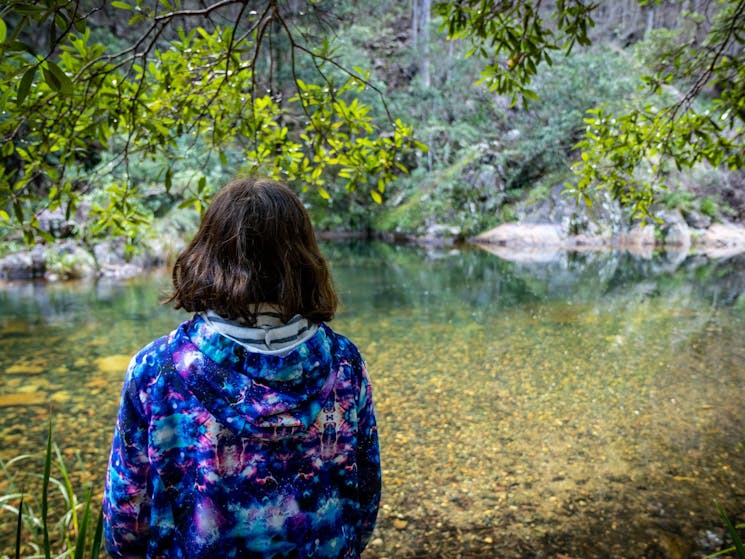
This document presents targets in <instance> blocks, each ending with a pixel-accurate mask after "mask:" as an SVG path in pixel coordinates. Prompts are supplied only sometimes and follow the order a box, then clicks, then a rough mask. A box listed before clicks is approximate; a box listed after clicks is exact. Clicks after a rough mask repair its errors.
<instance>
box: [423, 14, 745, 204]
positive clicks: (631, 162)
mask: <svg viewBox="0 0 745 559" xmlns="http://www.w3.org/2000/svg"><path fill="white" fill-rule="evenodd" d="M648 2H649V0H639V3H640V4H647V3H648ZM657 3H659V1H658V2H657ZM539 5H540V2H532V1H530V0H521V1H518V2H491V1H488V0H464V1H461V2H439V3H438V4H437V5H436V8H435V9H436V11H437V13H439V14H441V15H442V16H443V17H444V18H445V20H444V23H443V29H445V30H447V32H448V34H449V36H450V37H452V38H468V39H469V40H470V41H471V43H472V45H473V46H472V49H471V51H470V53H471V54H478V55H480V56H481V57H482V58H484V59H486V62H485V67H484V70H483V72H482V81H483V82H484V83H486V84H487V85H489V87H490V88H492V89H493V90H495V91H497V92H500V93H505V94H511V95H512V99H513V103H516V102H517V101H518V99H522V100H523V101H524V102H528V101H531V100H535V99H536V98H537V95H536V93H535V91H534V90H533V89H531V88H530V87H529V86H530V84H531V81H532V80H533V78H534V77H535V76H536V75H537V73H538V70H539V66H540V65H541V63H544V64H546V65H548V66H550V65H551V64H552V63H553V59H552V57H551V53H555V52H562V51H563V52H564V53H569V52H571V51H572V49H573V48H574V47H575V46H576V45H582V46H586V45H589V44H590V43H591V39H590V36H589V29H591V28H592V27H593V26H594V24H595V20H594V14H595V11H596V10H597V8H598V7H599V4H598V3H595V4H592V3H585V2H583V1H581V0H558V1H557V2H556V3H555V4H554V5H553V9H552V10H551V13H550V17H552V18H553V19H554V22H555V23H554V25H555V26H554V27H552V26H549V25H547V24H546V23H545V22H544V20H543V15H544V14H543V13H542V12H541V10H539ZM717 7H718V9H717V11H716V13H715V14H714V17H713V21H712V24H711V26H710V28H709V29H708V30H707V35H706V38H705V40H704V41H703V43H701V44H699V43H698V42H697V41H696V39H695V36H693V35H694V32H695V31H697V29H698V27H697V26H690V25H687V26H682V27H681V28H680V31H679V33H680V35H679V37H678V40H670V37H669V36H667V37H666V39H667V40H666V42H665V43H664V44H662V43H659V44H658V47H659V50H658V54H659V60H660V61H662V63H661V64H659V65H657V66H656V67H654V68H653V71H652V73H651V74H650V75H648V76H646V77H644V79H643V80H644V83H645V84H646V86H647V91H648V93H650V94H651V95H653V97H652V98H651V99H650V100H646V101H642V102H640V103H637V104H634V105H632V106H630V107H628V109H627V110H625V111H621V112H617V111H615V110H612V109H609V108H608V107H602V106H600V107H597V108H595V109H592V111H591V112H590V116H589V117H588V118H587V121H586V122H587V131H586V135H585V137H584V139H582V140H581V141H580V142H579V143H578V144H577V147H578V149H580V150H581V151H582V156H581V159H580V160H579V162H578V163H577V165H576V166H575V170H576V172H577V174H578V179H577V184H576V185H570V187H576V188H575V194H576V196H577V198H578V199H579V198H582V199H584V200H585V201H586V202H587V203H588V204H589V203H592V197H591V196H590V193H591V192H592V191H593V189H594V188H595V187H600V188H607V189H609V191H610V192H611V194H612V195H613V197H614V198H616V199H617V200H619V201H620V202H621V203H622V204H623V205H625V206H628V207H630V208H631V210H632V213H633V214H634V215H638V216H645V215H647V214H648V212H649V207H650V205H651V204H652V203H653V202H654V201H655V200H656V197H657V195H658V185H662V186H664V182H665V175H666V174H667V173H668V172H669V170H670V169H671V168H678V169H682V168H690V167H692V166H694V165H696V164H698V163H700V162H702V161H706V162H708V163H710V164H711V165H714V166H719V165H724V166H726V167H728V168H730V169H739V168H742V167H743V164H744V163H745V149H744V148H745V146H744V145H743V120H744V119H745V59H744V57H745V54H744V53H745V50H743V48H742V43H743V41H744V40H745V0H736V1H727V0H720V1H719V2H718V4H717ZM694 16H695V18H698V20H702V17H701V15H700V14H694ZM686 34H687V35H686ZM668 35H669V33H668ZM676 84H680V85H681V86H683V87H685V90H684V92H683V93H678V94H677V95H673V96H672V97H668V98H665V97H662V96H661V95H660V94H661V93H662V92H663V91H665V90H670V89H673V88H675V86H676ZM706 97H710V99H708V101H707V100H705V99H704V98H706Z"/></svg>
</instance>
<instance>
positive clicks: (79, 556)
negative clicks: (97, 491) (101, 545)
mask: <svg viewBox="0 0 745 559" xmlns="http://www.w3.org/2000/svg"><path fill="white" fill-rule="evenodd" d="M92 493H93V490H92V489H89V490H88V498H87V499H86V500H85V508H84V509H83V518H82V519H81V520H80V530H79V531H78V532H77V537H76V538H75V555H74V558H73V559H83V555H84V554H85V540H86V539H87V538H88V519H89V518H90V515H91V494H92Z"/></svg>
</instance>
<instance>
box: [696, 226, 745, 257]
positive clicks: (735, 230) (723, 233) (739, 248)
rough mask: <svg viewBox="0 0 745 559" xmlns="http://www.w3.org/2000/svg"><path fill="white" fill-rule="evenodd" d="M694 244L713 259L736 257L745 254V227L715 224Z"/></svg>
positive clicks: (702, 232)
mask: <svg viewBox="0 0 745 559" xmlns="http://www.w3.org/2000/svg"><path fill="white" fill-rule="evenodd" d="M693 244H694V246H695V247H696V248H697V249H699V251H700V252H702V253H704V254H705V255H706V256H709V257H711V258H721V257H728V256H734V255H736V254H740V253H743V252H745V227H743V226H741V225H732V224H724V223H715V224H713V225H712V226H711V227H709V228H708V229H705V230H703V231H701V232H700V235H698V237H697V238H696V239H695V241H694V243H693Z"/></svg>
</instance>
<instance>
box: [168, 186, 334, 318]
mask: <svg viewBox="0 0 745 559" xmlns="http://www.w3.org/2000/svg"><path fill="white" fill-rule="evenodd" d="M172 277H173V287H174V293H173V295H171V297H170V298H169V299H168V301H167V302H175V303H176V308H177V309H180V308H182V309H184V310H187V311H190V312H200V311H207V310H212V311H215V312H216V313H218V314H219V315H220V316H222V317H224V318H227V319H230V320H243V321H246V322H247V323H248V324H251V325H253V324H255V323H256V313H257V309H258V305H260V304H262V303H269V304H272V305H274V306H276V307H277V309H278V310H279V312H280V314H281V316H282V319H283V320H284V321H287V320H289V319H290V318H292V317H293V316H295V315H296V314H299V315H302V316H304V317H305V318H307V319H309V320H311V321H314V322H321V321H324V320H331V319H332V318H333V317H334V313H335V312H336V305H337V303H338V299H337V296H336V292H335V290H334V286H333V282H332V279H331V273H330V272H329V269H328V266H327V264H326V260H325V259H324V258H323V256H322V255H321V252H320V250H319V248H318V244H317V243H316V239H315V234H314V232H313V226H312V225H311V223H310V217H309V216H308V212H307V211H306V209H305V207H304V206H303V204H302V202H301V201H300V199H299V198H298V197H297V195H296V194H295V193H294V192H293V191H292V190H290V189H289V188H288V187H287V186H285V185H283V184H280V183H278V182H274V181H271V180H266V179H240V180H234V181H232V182H230V183H229V184H228V185H226V186H225V187H224V188H223V189H222V190H220V192H218V193H217V195H216V196H215V198H214V200H213V201H212V204H210V206H209V208H208V209H207V212H206V213H205V215H204V217H203V218H202V223H201V224H200V226H199V231H197V234H196V236H195V237H194V239H193V240H192V241H191V243H189V245H188V246H187V247H186V249H184V251H183V252H182V253H181V254H180V255H179V257H178V258H177V259H176V263H175V265H174V268H173V275H172Z"/></svg>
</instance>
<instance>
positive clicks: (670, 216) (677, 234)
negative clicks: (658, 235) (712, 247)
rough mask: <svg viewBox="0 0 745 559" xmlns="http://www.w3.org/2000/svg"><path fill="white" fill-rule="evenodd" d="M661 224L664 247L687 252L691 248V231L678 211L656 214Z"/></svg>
mask: <svg viewBox="0 0 745 559" xmlns="http://www.w3.org/2000/svg"><path fill="white" fill-rule="evenodd" d="M658 217H659V218H660V219H662V221H663V224H662V225H661V226H660V231H661V232H662V239H663V240H662V243H663V244H664V245H665V246H666V247H676V248H677V249H678V250H680V251H684V252H688V250H689V249H690V248H691V230H690V228H689V227H688V224H687V223H686V221H685V219H683V216H682V215H681V213H680V212H679V211H674V212H662V213H660V214H658Z"/></svg>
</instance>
